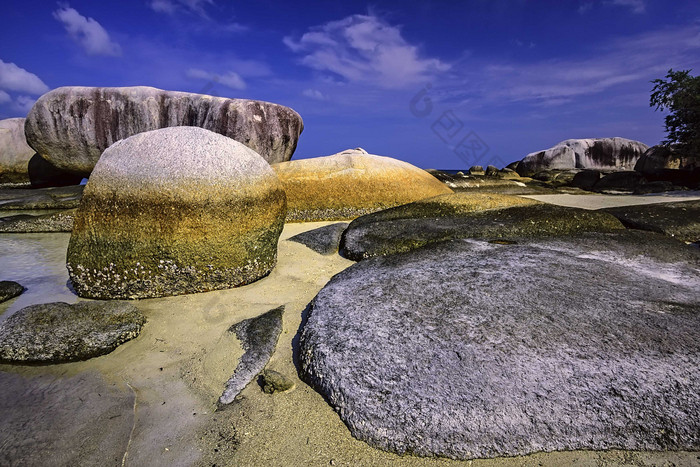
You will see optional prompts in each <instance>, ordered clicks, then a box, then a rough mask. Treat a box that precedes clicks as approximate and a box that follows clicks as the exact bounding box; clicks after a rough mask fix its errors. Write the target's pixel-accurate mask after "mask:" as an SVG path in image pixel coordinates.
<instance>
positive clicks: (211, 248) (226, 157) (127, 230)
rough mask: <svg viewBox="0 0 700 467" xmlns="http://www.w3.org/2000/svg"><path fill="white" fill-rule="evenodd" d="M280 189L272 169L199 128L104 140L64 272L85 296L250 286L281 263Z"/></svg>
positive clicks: (282, 211) (248, 151)
mask: <svg viewBox="0 0 700 467" xmlns="http://www.w3.org/2000/svg"><path fill="white" fill-rule="evenodd" d="M285 214H286V201H285V194H284V190H283V187H282V185H281V183H280V182H279V179H278V178H277V176H276V175H275V172H274V171H273V170H272V168H271V167H270V165H269V164H268V163H267V162H265V160H264V159H263V158H262V157H260V155H258V154H257V153H256V152H255V151H253V150H252V149H250V148H248V147H246V146H244V145H243V144H242V143H239V142H237V141H234V140H232V139H230V138H226V137H224V136H221V135H219V134H216V133H213V132H211V131H208V130H204V129H202V128H195V127H175V128H164V129H160V130H153V131H149V132H146V133H140V134H137V135H135V136H132V137H130V138H127V139H125V140H122V141H119V142H118V143H115V144H114V145H112V146H110V147H109V148H108V149H107V150H106V151H105V152H104V154H103V156H102V157H101V158H100V160H99V161H98V163H97V165H96V166H95V170H94V171H93V173H92V175H91V177H90V180H89V182H88V183H87V185H86V186H85V192H84V196H83V199H82V201H81V203H80V206H79V208H78V211H77V213H76V215H75V220H74V226H73V233H72V235H71V239H70V243H69V245H68V256H67V263H68V265H67V266H68V271H69V274H70V279H71V282H72V283H73V286H74V288H75V290H76V292H77V293H78V295H80V296H82V297H90V298H99V299H111V298H146V297H161V296H166V295H177V294H184V293H194V292H206V291H210V290H215V289H222V288H228V287H235V286H239V285H243V284H248V283H250V282H253V281H255V280H257V279H260V278H261V277H263V276H265V275H267V274H268V273H269V272H270V271H271V270H272V268H273V267H274V265H275V262H276V259H277V241H278V239H279V236H280V233H281V232H282V227H283V224H284V217H285Z"/></svg>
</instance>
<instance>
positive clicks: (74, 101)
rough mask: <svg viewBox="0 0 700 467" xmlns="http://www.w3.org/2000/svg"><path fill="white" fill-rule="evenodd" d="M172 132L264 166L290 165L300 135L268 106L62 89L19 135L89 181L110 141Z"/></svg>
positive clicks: (285, 114)
mask: <svg viewBox="0 0 700 467" xmlns="http://www.w3.org/2000/svg"><path fill="white" fill-rule="evenodd" d="M174 126H195V127H201V128H205V129H207V130H211V131H213V132H215V133H219V134H222V135H224V136H227V137H229V138H233V139H235V140H236V141H239V142H241V143H243V144H245V145H246V146H248V147H249V148H251V149H253V150H254V151H256V152H257V153H259V154H260V155H261V156H263V158H264V159H265V160H267V161H268V162H270V163H272V162H282V161H286V160H289V159H290V158H291V157H292V154H293V153H294V150H295V149H296V145H297V140H298V139H299V135H300V134H301V132H302V130H303V127H304V125H303V122H302V120H301V117H300V116H299V114H297V113H296V112H295V111H294V110H292V109H290V108H288V107H284V106H281V105H278V104H272V103H269V102H261V101H253V100H246V99H228V98H224V97H214V96H207V95H203V94H193V93H187V92H175V91H163V90H161V89H156V88H150V87H144V86H135V87H124V88H91V87H62V88H57V89H54V90H53V91H50V92H48V93H46V94H44V95H43V96H41V97H40V98H39V100H37V102H36V103H35V104H34V107H32V109H31V110H30V111H29V114H28V115H27V121H26V125H25V131H26V135H27V142H28V143H29V145H30V146H31V147H32V148H34V149H35V150H36V152H38V153H39V154H40V155H41V156H42V157H43V158H45V159H46V160H47V161H49V162H52V163H53V164H54V165H56V166H57V167H60V168H62V169H65V170H70V171H72V172H75V173H80V174H89V173H90V172H91V171H92V169H93V168H94V167H95V163H96V162H97V160H98V159H99V158H100V155H101V154H102V152H103V151H104V150H105V149H107V148H108V147H109V146H111V145H112V144H113V143H115V142H116V141H119V140H121V139H124V138H127V137H129V136H132V135H135V134H137V133H142V132H145V131H150V130H156V129H159V128H165V127H174ZM165 157H167V154H166V155H165Z"/></svg>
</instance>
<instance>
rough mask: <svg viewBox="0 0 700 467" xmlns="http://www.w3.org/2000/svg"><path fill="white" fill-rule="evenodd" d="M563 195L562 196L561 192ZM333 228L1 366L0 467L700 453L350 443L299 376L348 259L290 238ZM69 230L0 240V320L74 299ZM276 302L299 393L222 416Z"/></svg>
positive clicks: (663, 461) (562, 461) (256, 395)
mask: <svg viewBox="0 0 700 467" xmlns="http://www.w3.org/2000/svg"><path fill="white" fill-rule="evenodd" d="M559 196H562V195H559ZM328 224H330V222H316V223H306V224H287V225H286V226H285V229H284V232H283V233H282V237H281V239H280V243H279V258H278V264H277V267H276V268H275V269H274V270H273V272H272V273H271V274H270V275H269V276H268V277H266V278H264V279H262V280H260V281H258V282H255V283H254V284H251V285H248V286H245V287H240V288H237V289H231V290H223V291H217V292H210V293H204V294H194V295H184V296H178V297H168V298H159V299H149V300H139V301H135V302H134V304H135V305H136V306H137V307H138V308H139V309H141V311H142V312H143V313H144V314H145V315H146V316H147V318H148V323H147V324H146V326H145V327H144V329H143V332H142V333H141V335H140V336H139V337H138V338H137V339H135V340H133V341H130V342H127V343H126V344H124V345H122V346H121V347H119V348H118V349H116V350H115V351H114V352H112V353H110V354H108V355H105V356H102V357H98V358H94V359H91V360H88V361H85V362H76V363H68V364H60V365H49V366H14V365H0V388H1V390H2V394H3V398H2V402H0V413H2V417H0V464H1V465H95V464H96V463H99V464H101V465H133V466H141V465H149V466H159V465H163V466H165V465H167V466H172V465H201V466H205V465H206V466H211V465H217V466H222V465H230V466H233V465H260V466H263V465H265V466H267V465H280V466H283V465H284V466H290V465H319V466H323V465H411V466H412V465H475V466H479V465H483V466H516V465H517V466H536V465H551V466H554V465H581V466H589V465H590V466H593V465H621V464H634V465H677V466H685V465H687V466H691V465H698V463H700V453H697V452H661V453H637V452H624V451H609V452H586V451H578V452H559V453H549V454H547V453H539V454H534V455H530V456H526V457H517V458H501V459H492V460H476V461H467V462H455V461H451V460H448V459H426V458H418V457H413V456H397V455H395V454H392V453H387V452H384V451H380V450H377V449H374V448H372V447H370V446H368V445H367V444H366V443H364V442H361V441H358V440H355V439H354V438H352V436H350V433H349V431H348V429H347V428H346V427H345V425H343V423H342V422H341V421H340V418H339V417H338V416H337V414H336V413H335V412H334V411H333V409H332V408H331V407H330V406H329V405H328V404H327V403H326V402H325V401H324V399H323V398H322V396H320V395H319V394H318V393H316V392H315V391H314V390H313V389H312V388H310V387H309V386H307V385H306V384H305V383H303V382H301V381H300V380H298V377H297V372H296V366H295V363H294V349H295V348H296V336H297V333H298V330H299V327H300V324H301V322H302V316H303V314H304V310H305V309H306V307H307V305H308V303H309V302H310V301H311V300H312V299H313V297H314V296H315V295H316V293H317V292H318V291H319V290H320V289H321V288H322V287H323V286H324V285H325V284H326V282H327V281H328V280H329V279H330V277H331V276H333V275H334V274H336V273H338V272H340V271H341V270H343V269H345V268H346V267H348V266H350V265H351V264H353V263H352V262H351V261H348V260H346V259H344V258H342V257H340V256H339V255H332V256H322V255H320V254H317V253H315V252H314V251H312V250H310V249H309V248H307V247H305V246H304V245H301V244H299V243H296V242H291V241H288V240H287V239H288V238H289V237H291V236H293V235H296V234H298V233H300V232H303V231H306V230H311V229H313V228H317V227H320V226H323V225H328ZM68 239H69V235H68V234H2V235H0V258H2V267H0V280H15V281H18V282H20V283H21V284H23V285H24V286H25V287H26V288H27V289H28V290H27V291H26V292H25V293H24V294H23V295H22V296H20V297H18V298H16V299H13V300H11V301H9V302H6V303H3V304H0V313H2V314H1V315H0V320H3V319H6V317H7V316H8V315H9V314H11V313H13V312H15V311H17V310H18V309H20V308H22V307H24V306H28V305H30V304H35V303H45V302H50V301H66V302H74V301H76V300H79V299H78V297H76V296H75V295H74V294H72V292H71V291H70V290H69V289H68V287H67V285H66V281H67V279H68V276H67V273H66V271H65V251H66V247H67V244H68ZM280 305H285V307H286V308H285V313H284V319H283V320H284V321H283V330H282V334H281V336H280V340H279V343H278V346H277V349H276V351H275V353H274V355H273V356H272V359H271V360H270V363H269V364H268V366H267V368H269V369H273V370H276V371H279V372H281V373H283V374H284V375H286V376H288V377H290V378H292V379H293V380H294V381H295V382H296V388H295V389H293V390H291V391H289V392H286V393H282V394H274V395H268V394H265V393H263V392H262V391H261V389H260V387H259V385H258V384H256V382H252V383H251V384H249V385H248V386H247V387H246V388H245V389H244V391H243V392H242V394H241V396H239V399H238V400H237V401H236V402H234V403H233V404H232V405H231V406H229V407H227V408H226V409H224V410H221V411H215V408H216V401H217V399H218V397H219V396H220V395H221V392H222V391H223V389H224V383H225V382H226V380H227V379H228V378H229V377H230V376H231V374H232V372H233V370H234V368H235V367H236V364H237V362H238V359H239V358H240V356H241V355H242V349H241V347H240V344H239V342H238V341H237V340H236V339H235V336H234V335H233V334H231V333H228V332H227V330H228V328H229V327H230V326H231V325H232V324H234V323H237V322H239V321H241V320H243V319H246V318H251V317H254V316H257V315H260V314H262V313H264V312H266V311H268V310H270V309H272V308H276V307H278V306H280Z"/></svg>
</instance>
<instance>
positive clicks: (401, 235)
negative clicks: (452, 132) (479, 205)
mask: <svg viewBox="0 0 700 467" xmlns="http://www.w3.org/2000/svg"><path fill="white" fill-rule="evenodd" d="M621 229H624V226H623V225H622V224H621V223H620V222H619V221H618V220H617V219H615V217H613V216H612V215H610V214H608V213H605V212H599V211H589V210H585V209H577V208H569V207H564V206H555V205H551V204H531V205H525V206H514V207H505V208H495V209H486V210H479V211H474V212H459V211H450V210H447V209H443V208H441V207H436V206H430V205H428V206H426V205H425V203H423V204H419V203H411V204H407V205H404V206H398V207H396V208H392V209H386V210H384V211H380V212H376V213H372V214H367V215H365V216H362V217H358V218H357V219H355V220H354V221H352V222H351V223H350V225H349V226H348V228H347V229H346V230H345V232H344V233H343V238H342V241H341V246H340V251H341V254H342V255H343V256H345V257H346V258H348V259H352V260H355V261H359V260H361V259H364V258H370V257H373V256H383V255H390V254H395V253H401V252H405V251H409V250H413V249H416V248H420V247H422V246H425V245H428V244H431V243H437V242H442V241H445V240H452V239H457V238H478V239H485V240H494V241H496V240H507V241H520V240H521V239H528V238H543V237H556V236H568V235H572V234H575V233H579V232H612V231H615V230H621Z"/></svg>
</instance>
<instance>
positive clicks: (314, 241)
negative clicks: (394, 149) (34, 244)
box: [0, 222, 349, 255]
mask: <svg viewBox="0 0 700 467" xmlns="http://www.w3.org/2000/svg"><path fill="white" fill-rule="evenodd" d="M1 225H2V224H0V226H1ZM348 225H349V224H348V223H347V222H338V223H336V224H331V225H326V226H324V227H319V228H318V229H313V230H308V231H306V232H302V233H300V234H298V235H295V236H293V237H291V238H289V240H290V241H292V242H297V243H301V244H302V245H305V246H307V247H309V248H311V249H312V250H314V251H315V252H316V253H319V254H321V255H333V254H335V253H337V252H338V247H339V245H340V238H341V236H342V235H343V232H344V231H345V229H346V228H347V226H348Z"/></svg>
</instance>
